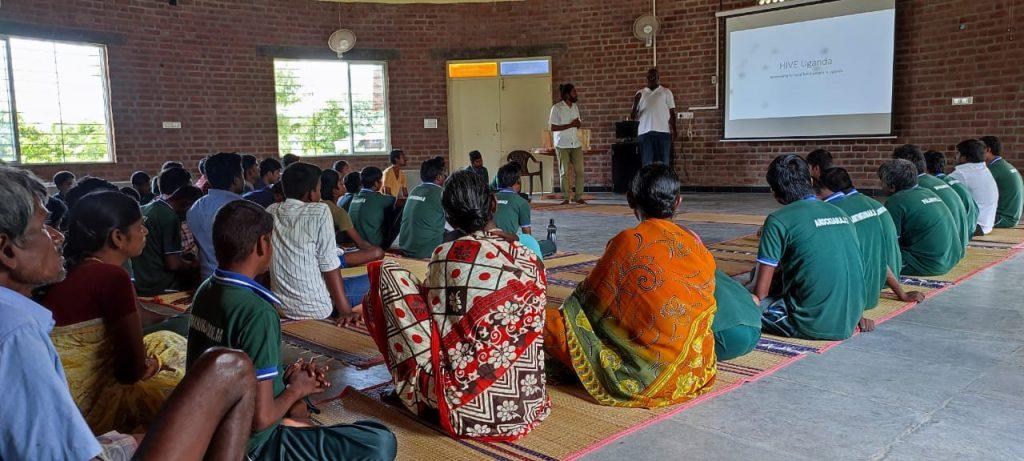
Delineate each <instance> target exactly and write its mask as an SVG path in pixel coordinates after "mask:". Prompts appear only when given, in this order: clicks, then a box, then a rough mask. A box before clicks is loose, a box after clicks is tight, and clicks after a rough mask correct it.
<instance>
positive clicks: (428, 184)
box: [421, 182, 441, 187]
mask: <svg viewBox="0 0 1024 461" xmlns="http://www.w3.org/2000/svg"><path fill="white" fill-rule="evenodd" d="M421 184H423V185H426V186H434V187H441V186H440V185H438V184H437V183H432V182H425V183H421Z"/></svg>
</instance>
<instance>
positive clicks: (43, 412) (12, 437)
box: [0, 286, 100, 460]
mask: <svg viewBox="0 0 1024 461" xmlns="http://www.w3.org/2000/svg"><path fill="white" fill-rule="evenodd" d="M53 325H54V321H53V315H52V314H51V313H50V311H48V310H46V308H45V307H43V306H40V305H39V304H36V303H35V302H33V301H32V300H31V299H28V298H26V297H25V296H22V295H21V294H20V293H18V292H15V291H13V290H10V289H8V288H6V287H2V286H0V383H3V392H4V404H3V411H2V412H0V459H10V460H15V459H19V460H20V459H25V460H29V459H33V460H34V459H71V460H85V459H92V458H93V457H95V456H97V455H99V454H100V445H99V443H98V442H97V441H96V437H95V436H94V435H93V434H92V430H91V429H89V425H88V424H86V423H85V419H84V418H82V413H81V412H80V411H79V410H78V406H77V405H75V401H74V400H72V399H71V392H70V391H69V390H68V381H67V377H66V376H65V375H64V366H63V365H61V362H60V356H58V355H57V350H56V349H55V348H54V347H53V343H52V342H51V341H50V332H51V331H52V330H53Z"/></svg>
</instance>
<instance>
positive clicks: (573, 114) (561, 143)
mask: <svg viewBox="0 0 1024 461" xmlns="http://www.w3.org/2000/svg"><path fill="white" fill-rule="evenodd" d="M578 118H580V106H579V104H573V105H572V106H570V105H569V104H567V103H566V102H565V101H558V103H556V104H555V105H553V106H551V114H550V115H549V116H548V123H550V124H552V125H568V124H570V123H572V121H573V120H576V119H578ZM581 121H582V119H581ZM578 131H579V130H578V129H576V128H575V127H572V128H568V129H565V130H562V131H552V132H551V136H552V139H553V145H554V146H555V147H557V148H559V149H574V148H577V147H582V146H583V144H580V136H579V133H578Z"/></svg>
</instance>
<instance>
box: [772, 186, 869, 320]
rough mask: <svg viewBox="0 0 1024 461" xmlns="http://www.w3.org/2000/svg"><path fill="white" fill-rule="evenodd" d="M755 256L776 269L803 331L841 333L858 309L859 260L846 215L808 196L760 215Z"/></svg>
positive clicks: (792, 314) (861, 268) (858, 313)
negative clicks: (759, 234)
mask: <svg viewBox="0 0 1024 461" xmlns="http://www.w3.org/2000/svg"><path fill="white" fill-rule="evenodd" d="M757 262H758V263H761V264H766V265H769V266H775V267H777V269H776V270H781V271H782V294H781V296H782V297H784V298H785V300H786V305H787V307H788V311H789V316H790V318H791V319H792V321H793V325H794V326H795V327H796V328H797V330H798V331H799V332H800V333H801V334H802V335H804V336H807V337H811V338H817V339H846V338H849V337H850V335H851V334H853V329H854V327H856V326H857V322H858V321H860V318H861V314H863V312H864V288H863V287H864V266H863V264H862V263H861V257H860V248H859V247H858V244H857V231H856V230H855V229H854V227H853V224H851V223H850V217H849V216H847V215H846V213H843V211H842V210H840V209H839V208H836V207H835V206H834V205H831V204H828V203H825V202H821V201H818V200H817V199H814V198H813V197H808V198H806V199H803V200H798V201H796V202H793V203H790V204H789V205H786V206H784V207H782V208H781V209H779V210H776V211H774V212H772V213H771V214H770V215H768V218H767V219H766V220H765V223H764V228H763V230H762V232H761V242H760V245H759V248H758V251H757Z"/></svg>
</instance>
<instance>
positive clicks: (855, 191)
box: [846, 189, 860, 197]
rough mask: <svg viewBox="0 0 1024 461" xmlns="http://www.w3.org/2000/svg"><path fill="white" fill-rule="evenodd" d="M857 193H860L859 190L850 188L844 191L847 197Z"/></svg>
mask: <svg viewBox="0 0 1024 461" xmlns="http://www.w3.org/2000/svg"><path fill="white" fill-rule="evenodd" d="M859 193H860V191H859V190H857V189H850V191H849V192H847V193H846V196H847V197H849V196H851V195H853V194H859Z"/></svg>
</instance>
